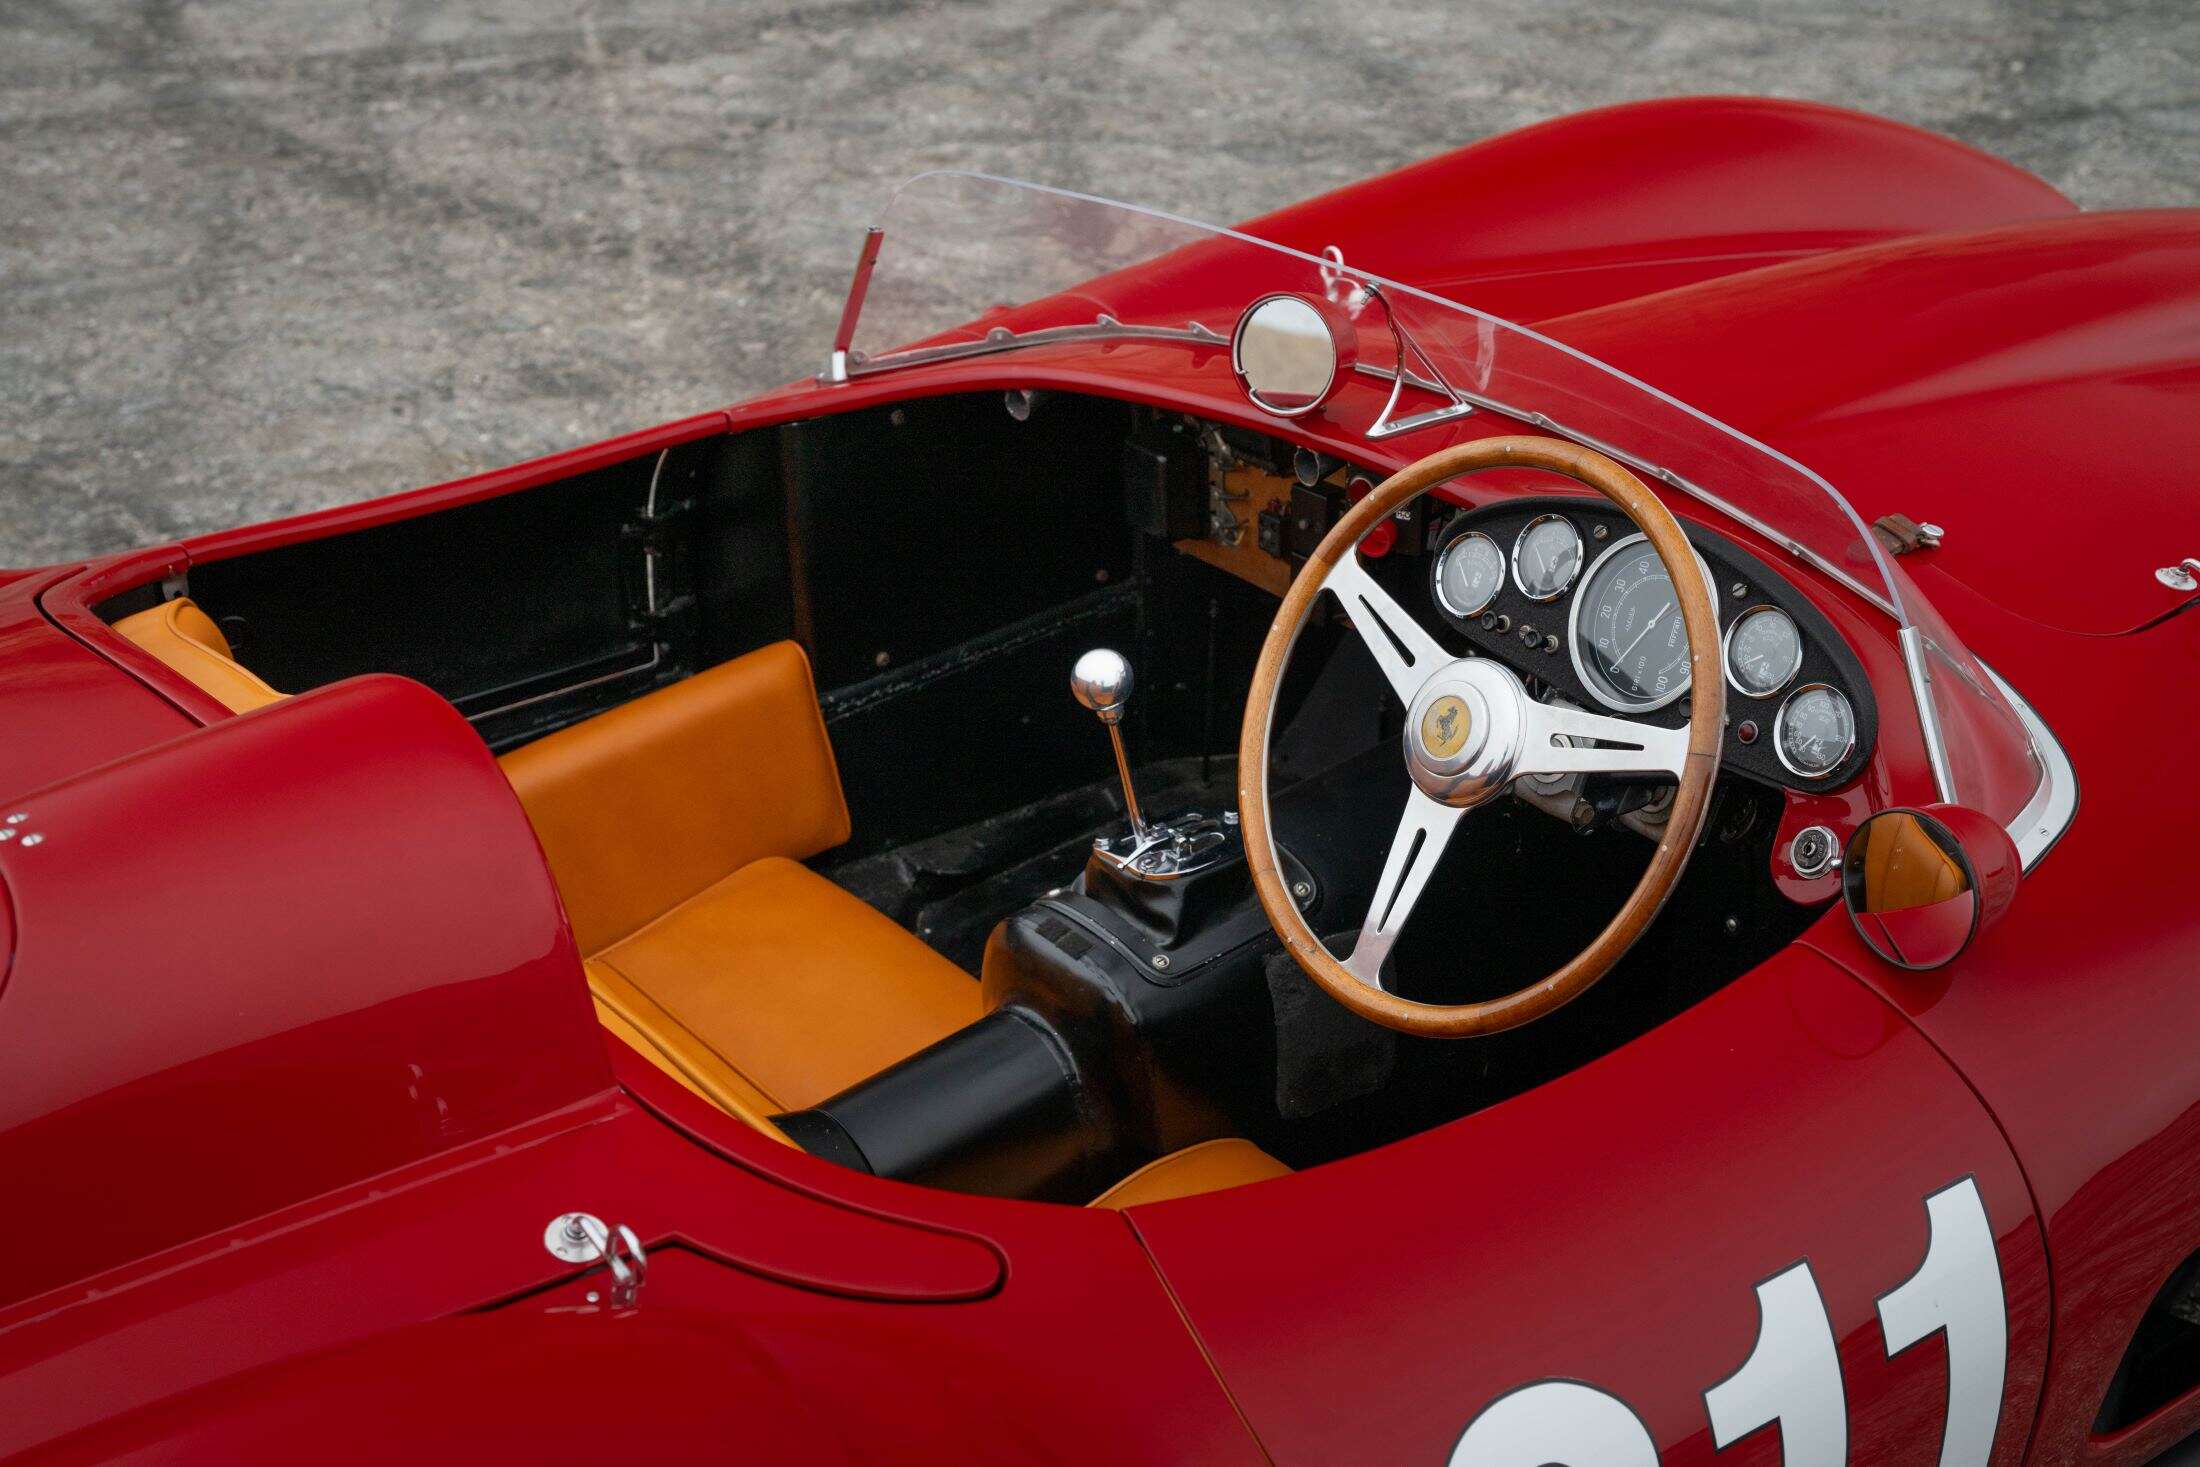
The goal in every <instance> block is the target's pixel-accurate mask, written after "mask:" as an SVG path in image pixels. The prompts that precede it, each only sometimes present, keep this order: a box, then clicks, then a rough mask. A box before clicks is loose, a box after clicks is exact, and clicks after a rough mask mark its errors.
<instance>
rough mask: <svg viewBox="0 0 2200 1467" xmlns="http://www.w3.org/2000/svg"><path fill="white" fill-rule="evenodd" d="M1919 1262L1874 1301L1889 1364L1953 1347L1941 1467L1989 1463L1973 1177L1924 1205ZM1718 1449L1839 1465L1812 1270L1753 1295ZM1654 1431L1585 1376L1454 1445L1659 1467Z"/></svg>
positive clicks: (1500, 1405) (1988, 1336) (1998, 1377)
mask: <svg viewBox="0 0 2200 1467" xmlns="http://www.w3.org/2000/svg"><path fill="white" fill-rule="evenodd" d="M1925 1218H1926V1223H1927V1225H1928V1229H1927V1235H1926V1241H1925V1260H1924V1262H1922V1263H1920V1264H1919V1265H1918V1267H1917V1272H1915V1273H1913V1274H1911V1275H1910V1276H1909V1277H1908V1278H1907V1279H1905V1280H1903V1281H1902V1282H1901V1283H1900V1284H1897V1285H1896V1286H1895V1287H1894V1288H1893V1289H1891V1290H1889V1291H1888V1292H1887V1293H1885V1294H1882V1295H1881V1296H1880V1298H1879V1325H1880V1330H1881V1333H1883V1334H1884V1335H1885V1336H1886V1339H1887V1354H1888V1357H1889V1358H1892V1357H1894V1356H1896V1355H1899V1354H1901V1353H1902V1352H1903V1351H1905V1350H1907V1349H1909V1348H1910V1347H1911V1346H1912V1345H1915V1344H1917V1343H1918V1342H1919V1341H1921V1340H1925V1339H1929V1338H1931V1337H1932V1336H1933V1335H1936V1334H1940V1335H1944V1336H1945V1337H1946V1339H1947V1342H1948V1413H1947V1417H1946V1424H1945V1425H1944V1426H1943V1428H1942V1430H1941V1439H1940V1467H1986V1462H1987V1458H1988V1457H1989V1456H1990V1455H1991V1454H1992V1452H1993V1449H1994V1430H1995V1428H1996V1427H1997V1426H1999V1425H2000V1422H2001V1392H2002V1382H2003V1375H2004V1372H2005V1370H2006V1369H2007V1365H2008V1358H2009V1317H2008V1313H2007V1310H2006V1306H2005V1303H2004V1301H2003V1298H2002V1291H2001V1265H2000V1261H1999V1260H1998V1258H1997V1257H1996V1255H1995V1252H1994V1230H1993V1227H1992V1226H1991V1224H1989V1223H1988V1221H1987V1218H1986V1203H1985V1201H1984V1199H1982V1198H1981V1197H1980V1196H1979V1191H1978V1184H1977V1182H1976V1181H1974V1180H1973V1179H1972V1178H1970V1177H1965V1178H1964V1179H1963V1180H1962V1181H1960V1182H1957V1183H1955V1184H1954V1185H1953V1186H1950V1187H1944V1188H1942V1189H1941V1190H1940V1191H1938V1192H1935V1193H1934V1194H1933V1195H1932V1196H1930V1197H1928V1198H1926V1199H1925ZM1703 1404H1704V1412H1705V1414H1706V1415H1708V1416H1709V1417H1710V1418H1711V1439H1712V1442H1713V1444H1714V1445H1715V1446H1718V1447H1720V1448H1722V1449H1723V1448H1725V1447H1729V1446H1732V1445H1733V1444H1734V1443H1735V1442H1737V1441H1740V1440H1741V1439H1742V1438H1743V1437H1745V1436H1747V1435H1749V1434H1750V1433H1751V1432H1753V1431H1756V1430H1758V1429H1759V1428H1761V1427H1765V1426H1770V1425H1772V1424H1773V1423H1775V1422H1777V1423H1779V1427H1780V1456H1781V1461H1782V1467H1841V1464H1843V1463H1845V1462H1846V1461H1847V1460H1848V1455H1849V1422H1848V1404H1847V1402H1846V1401H1845V1400H1844V1398H1843V1395H1842V1383H1841V1357H1840V1353H1839V1351H1838V1349H1837V1348H1836V1347H1835V1344H1834V1338H1833V1321H1832V1320H1831V1319H1829V1318H1828V1317H1827V1315H1826V1301H1825V1298H1824V1296H1823V1295H1821V1294H1820V1293H1819V1292H1818V1280H1817V1279H1816V1277H1814V1276H1813V1275H1812V1273H1811V1271H1810V1264H1809V1262H1808V1261H1807V1260H1806V1261H1804V1262H1802V1263H1798V1264H1795V1265H1794V1266H1792V1267H1790V1268H1787V1269H1785V1270H1783V1271H1781V1272H1779V1273H1776V1274H1774V1275H1773V1276H1772V1277H1771V1278H1769V1279H1766V1280H1765V1281H1764V1282H1763V1283H1761V1284H1759V1285H1758V1286H1757V1343H1756V1344H1755V1345H1754V1346H1753V1347H1751V1349H1750V1352H1749V1358H1748V1359H1746V1360H1744V1361H1743V1362H1742V1364H1741V1368H1740V1369H1738V1370H1736V1371H1735V1372H1734V1373H1733V1374H1732V1375H1730V1376H1728V1377H1727V1378H1726V1379H1725V1380H1722V1381H1720V1382H1719V1383H1718V1384H1717V1385H1715V1386H1713V1387H1712V1388H1711V1389H1710V1390H1708V1391H1705V1392H1704V1397H1703ZM1656 1460H1657V1454H1656V1450H1655V1448H1654V1447H1653V1446H1652V1444H1651V1440H1650V1433H1649V1431H1648V1430H1647V1429H1645V1428H1644V1427H1643V1425H1642V1423H1641V1419H1640V1417H1639V1416H1638V1415H1637V1414H1636V1413H1635V1411H1634V1410H1633V1408H1632V1407H1630V1406H1628V1405H1627V1404H1626V1403H1625V1402H1624V1401H1621V1400H1620V1399H1619V1398H1618V1397H1617V1396H1614V1395H1612V1394H1611V1393H1610V1392H1608V1391H1601V1390H1598V1389H1597V1388H1596V1387H1595V1386H1592V1385H1588V1384H1586V1383H1584V1382H1582V1381H1577V1380H1544V1381H1538V1382H1536V1383H1535V1384H1533V1385H1529V1386H1523V1387H1522V1388H1520V1389H1519V1390H1515V1391H1509V1392H1507V1393H1506V1394H1505V1395H1502V1396H1500V1397H1498V1398H1497V1399H1496V1400H1495V1401H1492V1402H1491V1403H1490V1404H1489V1405H1488V1406H1487V1407H1485V1408H1484V1409H1483V1411H1482V1413H1481V1414H1480V1415H1479V1416H1477V1417H1475V1419H1474V1421H1473V1423H1472V1424H1471V1425H1469V1426H1468V1427H1467V1430H1466V1433H1465V1434H1464V1435H1462V1436H1461V1437H1460V1438H1459V1443H1458V1445H1457V1446H1455V1447H1453V1448H1452V1453H1451V1467H1523V1464H1543V1463H1556V1464H1558V1467H1609V1464H1627V1467H1635V1464H1641V1467H1651V1464H1654V1463H1655V1462H1656Z"/></svg>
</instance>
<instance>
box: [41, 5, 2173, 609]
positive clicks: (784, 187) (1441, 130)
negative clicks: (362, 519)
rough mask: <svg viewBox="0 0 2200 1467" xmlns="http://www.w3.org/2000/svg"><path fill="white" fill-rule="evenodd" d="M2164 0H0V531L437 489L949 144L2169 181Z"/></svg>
mask: <svg viewBox="0 0 2200 1467" xmlns="http://www.w3.org/2000/svg"><path fill="white" fill-rule="evenodd" d="M2196 78H2200V5H2195V4H2194V3H2193V0H2130V3H2114V0H2093V3H2072V0H1947V3H1941V4H1936V5H1930V6H1927V5H1920V4H1908V5H1900V6H1897V5H1894V4H1881V3H1866V4H1848V3H1844V4H1839V5H1830V6H1829V5H1826V4H1824V3H1822V0H1690V3H1675V4H1670V5H1654V4H1649V3H1643V0H1637V3H1635V4H1633V5H1614V4H1610V3H1602V4H1598V3H1581V0H1472V3H1468V4H1448V5H1447V4H1429V3H1403V0H1354V3H1351V4H1335V3H1320V4H1306V5H1296V6H1290V7H1285V6H1283V5H1280V4H1278V3H1277V0H1218V3H1209V4H1202V5H1200V6H1198V7H1196V8H1194V7H1190V6H1186V7H1183V8H1181V9H1177V8H1171V7H1168V6H1163V5H1154V4H1130V5H1120V6H1105V5H1092V4H1077V3H1066V4H1045V3H1039V0H1014V3H1006V4H1000V5H991V6H987V5H967V4H944V3H915V4H895V3H888V0H838V3H834V0H801V3H793V0H787V3H779V4H757V3H745V4H724V3H720V4H707V3H704V0H641V3H637V4H633V5H628V6H616V7H614V6H608V5H606V6H600V7H599V6H596V5H593V4H581V5H578V6H575V5H573V4H570V3H566V0H473V3H467V4H440V3H429V0H368V3H367V4H365V5H345V6H338V5H327V4H313V3H308V0H256V3H254V4H252V5H231V6H212V5H203V4H196V3H179V0H137V3H127V0H7V3H6V4H5V5H4V6H0V138H4V139H5V145H4V147H0V225H4V228H0V284H4V296H0V299H4V300H5V302H6V306H5V310H6V313H7V325H6V330H5V331H4V333H0V403H4V409H0V565H5V564H11V563H12V564H23V563H36V562H44V561H52V560H57V559H62V558H65V557H69V556H76V555H82V554H86V553H91V552H99V551H107V550H113V549H117V548H120V547H124V546H129V545H134V544H143V543H149V542H157V541H161V540H165V539H169V538H172V537H175V536H178V535H184V534H189V533H193V532H196V531H201V530H209V529H215V528H220V527H223V526H227V525H232V524H236V523H239V522H243V521H249V520H256V519H264V518H268V517H271V516H274V515H279V514H287V513H291V512H294V511H297V510H302V509H307V508H312V507H316V506H320V505H327V504H334V503H340V502H343V501H347V500H353V499H359V498H364V497H369V496H372V495H377V494H383V493H387V492H389V491H391V490H395V489H402V488H407V487H410V486H412V485H415V484H422V483H432V482H436V481H440V480H444V479H448V478H452V477H455V476H457V475H461V474H465V473H469V472H472V471H474V470H478V469H482V468H487V467H493V466H496V465H500V464H505V463H510V462H513V461H516V460H519V459H524V458H528V457H532V456H534V455H536V454H541V453H545V452H549V451H551V450H554V449H558V448H563V447H567V446H570V445H573V444H578V443H583V442H587V441H590V440H593V439H597V438H601V437H605V436H608V435H610V434H612V433H615V432H619V431H621V430H624V429H628V428H634V427H639V426H643V425H646V424H649V423H653V422H658V421H661V420H664V419H667V418H671V417H676V416H679V415H682V414H685V413H688V412H692V411H696V410H698V409H702V408H708V407H712V406H715V405H718V404H720V403H723V402H728V401H732V400H734V399H736V398H739V397H741V396H744V395H746V394H748V393H749V392H752V391H754V390H756V389H758V388H761V387H765V386H769V385H771V384H773V383H776V382H780V381H783V380H786V379H787V378H789V377H793V376H796V375H799V374H800V373H803V372H806V371H809V370H811V369H813V368H814V367H815V366H816V365H817V364H818V362H819V360H820V357H821V355H822V350H823V346H824V343H825V341H826V338H827V337H828V335H829V334H830V331H831V326H832V320H833V316H834V312H835V310H836V309H837V304H838V300H839V297H840V294H841V292H842V290H843V289H844V288H845V285H846V279H847V271H848V266H849V263H850V255H851V252H852V249H853V243H854V240H855V237H856V231H857V229H858V228H859V227H860V226H861V225H862V224H863V223H865V222H866V221H867V220H868V219H869V218H870V216H871V214H872V212H873V210H874V209H875V208H876V207H877V206H878V205H879V204H880V203H881V202H882V201H883V199H884V198H885V196H886V194H887V193H888V191H889V190H890V189H891V187H892V185H893V184H894V183H895V182H896V181H897V180H898V179H899V178H900V177H902V176H903V175H905V174H907V173H909V172H911V171H913V170H916V169H918V168H922V167H926V166H935V165H940V164H960V165H968V166H977V167H983V168H987V169H990V170H993V171H999V172H1007V173H1012V174H1016V175H1020V176H1025V177H1031V178H1036V179H1040V180H1043V181H1047V182H1053V183H1061V184H1065V185H1069V186H1072V187H1079V188H1086V189H1091V190H1095V191H1097V192H1101V193H1107V194H1116V195H1120V196H1125V197H1130V198H1135V199H1139V200H1143V201H1150V202H1153V203H1157V204H1161V205H1163V206H1165V207H1169V208H1173V209H1176V210H1179V211H1182V212H1186V213H1190V214H1193V215H1195V216H1200V217H1206V218H1212V219H1219V220H1230V219H1237V218H1242V217H1245V216H1247V215H1251V214H1254V213H1257V212H1261V211H1263V210H1266V209H1269V208H1272V207H1275V206H1277V205H1280V204H1284V203H1288V202H1290V201H1291V200H1293V199H1296V198H1301V197H1304V196H1306V195H1309V194H1313V193H1316V192H1319V191H1321V190H1323V189H1327V188H1330V187H1332V186H1334V185H1337V184H1339V183H1343V182H1346V181H1349V180H1351V179H1354V178H1358V177H1362V176H1364V175H1366V174H1369V173H1373V172H1376V171H1379V170H1382V169H1387V168H1390V167H1393V166H1395V165H1397V164H1400V163H1403V162H1407V161H1410V160H1412V159H1415V158H1418V157H1422V156H1426V155H1428V154H1430V153H1434V152H1438V151H1441V150H1444V149H1447V148H1450V147H1454V146H1456V145H1458V144H1461V143H1465V142H1469V141H1471V140H1473V139H1475V138H1478V137H1482V136H1484V135H1486V134H1489V133H1492V132H1497V131H1501V130H1503V129H1506V128H1511V127H1515V126H1518V125H1520V124H1522V123H1526V122H1531V121H1535V120H1538V119H1541V118H1545V117H1549V116H1552V115H1554V114H1557V113H1562V112H1566V111H1571V110H1575V109H1579V108H1582V107H1587V106H1593V105H1597V104H1601V103H1607V102H1614V101H1620V100H1624V99H1628V98H1634V97H1647V96H1658V95H1669V94H1674V93H1681V92H1704V91H1753V92H1776V93H1781V94H1786V95H1792V96H1799V97H1811V98H1819V99H1823V100H1828V101H1834V102H1840V103H1845V104H1849V105H1853V106H1857V107H1861V108H1864V109H1866V110H1870V111H1874V112H1880V113H1884V114H1887V115H1889V116H1893V117H1897V118H1902V119H1905V120H1907V121H1911V122H1916V123H1920V124H1923V125H1924V126H1926V127H1930V128H1935V129H1938V130H1941V131H1944V132H1947V133H1952V134H1954V135H1955V136H1957V137H1960V138H1964V139H1967V140H1968V141H1970V142H1972V143H1975V144H1977V145H1979V146H1981V147H1983V148H1986V149H1988V150H1989V151H1992V152H1994V153H1998V154H2000V155H2002V156H2003V157H2006V158H2010V159H2012V160H2014V161H2016V162H2018V163H2020V164H2022V165H2024V166H2025V167H2027V168H2030V169H2033V170H2035V171H2037V172H2038V173H2040V174H2042V175H2043V176H2045V177H2046V178H2048V179H2049V180H2051V181H2052V182H2054V183H2055V184H2056V185H2057V186H2059V187H2061V188H2062V189H2064V190H2065V191H2067V192H2068V193H2070V194H2071V195H2072V196H2074V197H2075V198H2077V199H2078V200H2079V201H2081V202H2082V203H2084V204H2086V205H2087V206H2089V207H2094V208H2119V207H2130V206H2140V205H2156V204H2192V203H2195V202H2200V176H2196V175H2200V170H2196V169H2195V167H2194V164H2193V159H2194V148H2195V143H2194V136H2195V133H2196V132H2200V80H2196Z"/></svg>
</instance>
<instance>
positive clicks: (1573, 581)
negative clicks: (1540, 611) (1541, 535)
mask: <svg viewBox="0 0 2200 1467" xmlns="http://www.w3.org/2000/svg"><path fill="white" fill-rule="evenodd" d="M1546 520H1555V521H1557V522H1558V523H1559V524H1562V525H1564V526H1565V527H1566V528H1567V529H1568V530H1569V531H1571V532H1572V534H1573V537H1574V571H1573V574H1572V575H1570V576H1568V577H1566V579H1565V580H1564V581H1563V582H1561V583H1560V585H1559V588H1558V589H1557V590H1555V591H1550V592H1547V593H1545V594H1543V595H1540V596H1538V595H1537V594H1536V593H1535V592H1533V591H1531V590H1529V589H1528V583H1527V581H1526V580H1524V579H1523V578H1522V577H1521V574H1520V547H1521V546H1523V545H1525V544H1527V543H1528V537H1529V536H1530V535H1532V534H1534V533H1535V528H1536V526H1538V525H1540V524H1542V523H1543V522H1544V521H1546ZM1588 554H1589V552H1588V547H1587V546H1586V545H1584V544H1583V543H1582V539H1581V527H1580V526H1579V525H1577V524H1575V523H1574V522H1573V521H1572V520H1570V519H1568V518H1566V516H1564V515H1562V514H1539V515H1537V516H1536V517H1535V518H1534V519H1532V520H1530V521H1528V522H1527V523H1526V524H1524V525H1522V526H1521V527H1520V533H1519V534H1517V535H1515V536H1513V548H1512V557H1511V559H1512V578H1513V589H1514V590H1516V591H1518V592H1519V593H1520V594H1521V595H1523V596H1525V597H1527V598H1528V599H1529V600H1530V601H1534V602H1537V603H1539V604H1548V603H1550V602H1553V601H1556V600H1557V599H1558V598H1559V597H1561V596H1563V595H1565V594H1566V593H1567V592H1568V591H1571V590H1572V589H1573V588H1574V587H1575V586H1576V585H1579V584H1580V582H1581V569H1582V562H1583V561H1584V560H1586V559H1588Z"/></svg>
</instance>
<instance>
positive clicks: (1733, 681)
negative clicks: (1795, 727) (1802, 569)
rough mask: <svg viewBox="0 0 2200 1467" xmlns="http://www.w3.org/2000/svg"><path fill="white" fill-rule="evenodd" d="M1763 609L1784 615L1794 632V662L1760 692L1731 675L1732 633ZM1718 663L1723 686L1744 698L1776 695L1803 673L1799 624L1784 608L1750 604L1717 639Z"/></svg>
mask: <svg viewBox="0 0 2200 1467" xmlns="http://www.w3.org/2000/svg"><path fill="white" fill-rule="evenodd" d="M1766 611H1769V612H1771V613H1773V614H1774V615H1776V616H1779V617H1781V618H1783V619H1784V620H1785V621H1786V622H1787V624H1788V630H1789V631H1791V632H1793V633H1795V665H1794V666H1793V667H1791V668H1789V669H1788V670H1787V675H1786V676H1784V677H1782V678H1781V679H1780V680H1779V681H1778V682H1776V683H1774V684H1773V685H1772V686H1771V687H1769V688H1767V689H1766V690H1765V691H1763V692H1761V693H1760V692H1758V691H1756V690H1755V689H1754V688H1745V687H1743V686H1742V680H1741V679H1740V678H1738V677H1736V676H1735V675H1734V633H1735V632H1736V631H1738V630H1739V629H1740V628H1741V625H1742V623H1743V622H1745V621H1748V620H1749V619H1750V618H1751V617H1753V616H1756V615H1758V614H1759V613H1760V612H1766ZM1719 666H1720V667H1721V668H1723V669H1724V670H1725V672H1726V685H1727V686H1728V687H1730V688H1732V689H1733V690H1734V691H1735V692H1737V693H1740V694H1741V695H1742V696H1743V697H1745V698H1777V697H1779V696H1780V694H1781V693H1782V692H1784V691H1786V689H1787V685H1788V684H1789V683H1792V682H1794V681H1795V679H1796V678H1798V677H1800V676H1801V675H1802V671H1803V628H1802V626H1801V625H1800V624H1798V623H1797V621H1796V620H1795V618H1794V616H1793V615H1791V614H1790V613H1789V611H1788V609H1787V608H1786V607H1784V606H1775V605H1773V604H1772V603H1771V602H1769V601H1760V602H1758V603H1757V604H1756V605H1755V606H1752V607H1750V608H1749V609H1748V610H1747V611H1745V612H1743V613H1742V614H1741V615H1740V616H1737V617H1735V618H1734V620H1732V621H1730V622H1728V623H1727V624H1726V634H1725V635H1724V636H1722V637H1720V638H1719ZM1855 711H1856V710H1855V708H1854V707H1853V706H1852V707H1851V708H1850V710H1849V712H1850V713H1851V715H1853V714H1854V713H1855Z"/></svg>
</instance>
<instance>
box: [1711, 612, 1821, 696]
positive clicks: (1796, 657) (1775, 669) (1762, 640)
mask: <svg viewBox="0 0 2200 1467" xmlns="http://www.w3.org/2000/svg"><path fill="white" fill-rule="evenodd" d="M1802 666H1803V634H1802V633H1801V632H1799V631H1797V630H1796V629H1795V618H1794V617H1792V616H1789V615H1788V614H1787V613H1786V612H1784V611H1782V610H1781V609H1780V608H1779V607H1777V606H1752V607H1751V608H1750V609H1749V610H1747V611H1745V612H1743V613H1742V614H1741V615H1740V616H1738V617H1736V618H1734V625H1732V626H1730V627H1728V628H1727V629H1726V680H1727V681H1728V682H1730V683H1732V684H1733V685H1734V691H1736V692H1737V693H1747V694H1748V695H1749V696H1750V697H1752V698H1769V697H1771V696H1772V695H1773V694H1774V693H1777V692H1779V691H1780V689H1782V688H1784V687H1786V686H1787V685H1788V680H1789V679H1790V678H1793V677H1794V676H1795V674H1796V673H1797V672H1799V671H1801V669H1802Z"/></svg>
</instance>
